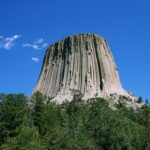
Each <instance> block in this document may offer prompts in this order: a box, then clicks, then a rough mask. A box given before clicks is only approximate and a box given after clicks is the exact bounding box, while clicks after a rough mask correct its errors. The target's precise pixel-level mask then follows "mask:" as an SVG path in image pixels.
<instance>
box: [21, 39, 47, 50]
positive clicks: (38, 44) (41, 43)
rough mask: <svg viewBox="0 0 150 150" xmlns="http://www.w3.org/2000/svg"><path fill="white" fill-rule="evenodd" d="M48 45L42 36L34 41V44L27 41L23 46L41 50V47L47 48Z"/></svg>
mask: <svg viewBox="0 0 150 150" xmlns="http://www.w3.org/2000/svg"><path fill="white" fill-rule="evenodd" d="M47 45H48V44H47V43H44V39H43V38H40V39H38V40H36V41H34V42H33V43H32V44H30V43H25V44H23V45H22V46H23V47H31V48H33V49H37V50H39V49H42V48H45V47H46V46H47Z"/></svg>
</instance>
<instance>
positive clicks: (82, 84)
mask: <svg viewBox="0 0 150 150" xmlns="http://www.w3.org/2000/svg"><path fill="white" fill-rule="evenodd" d="M70 89H77V90H80V91H81V92H82V93H83V94H84V99H89V98H93V97H109V96H110V95H112V94H118V95H124V96H129V94H128V93H127V92H126V91H125V90H124V89H123V88H122V86H121V83H120V79H119V75H118V70H117V67H116V65H115V63H114V58H113V56H112V54H111V51H110V49H109V46H108V44H107V42H106V40H105V39H104V38H102V37H101V36H99V35H97V34H77V35H74V36H70V37H67V38H66V39H64V40H61V41H58V42H56V43H55V44H53V45H51V46H50V47H49V48H48V49H47V51H46V54H45V58H44V62H43V66H42V70H41V74H40V77H39V80H38V83H37V86H36V88H35V91H41V92H42V93H43V94H45V95H47V96H50V97H51V98H53V100H56V101H57V102H59V103H61V102H62V101H64V100H71V99H72V92H71V90H70Z"/></svg>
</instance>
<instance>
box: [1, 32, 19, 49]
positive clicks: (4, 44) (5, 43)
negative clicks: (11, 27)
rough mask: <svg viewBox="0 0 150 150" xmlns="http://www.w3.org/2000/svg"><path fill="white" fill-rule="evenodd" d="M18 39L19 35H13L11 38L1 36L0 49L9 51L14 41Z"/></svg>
mask: <svg viewBox="0 0 150 150" xmlns="http://www.w3.org/2000/svg"><path fill="white" fill-rule="evenodd" d="M20 37H21V35H18V34H16V35H14V36H12V37H6V38H4V37H3V36H0V39H2V40H1V41H0V48H4V49H6V50H9V49H11V48H12V47H13V46H14V44H15V42H14V41H15V40H17V39H18V38H20Z"/></svg>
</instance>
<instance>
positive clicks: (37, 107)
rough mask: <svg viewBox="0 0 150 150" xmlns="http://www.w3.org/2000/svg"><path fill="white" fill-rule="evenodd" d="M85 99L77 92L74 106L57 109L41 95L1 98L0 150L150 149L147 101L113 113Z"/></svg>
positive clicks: (101, 101)
mask: <svg viewBox="0 0 150 150" xmlns="http://www.w3.org/2000/svg"><path fill="white" fill-rule="evenodd" d="M82 96H83V95H82V94H81V93H80V92H79V91H74V96H73V100H72V101H71V102H68V101H65V102H63V103H62V104H56V103H55V102H53V101H51V99H50V98H49V97H46V96H44V95H42V93H40V92H36V93H34V94H33V95H32V96H31V97H29V98H28V97H26V96H25V95H24V94H0V150H150V106H149V104H148V101H147V103H146V104H144V105H143V106H142V107H141V108H138V109H136V110H134V109H133V108H129V107H126V106H125V104H124V103H122V101H121V100H120V101H119V103H118V104H116V108H115V109H112V108H111V107H110V106H109V103H108V101H107V100H105V99H103V98H93V99H89V100H87V101H84V100H82ZM123 98H124V97H120V99H123ZM141 101H142V100H141V98H140V99H139V103H141Z"/></svg>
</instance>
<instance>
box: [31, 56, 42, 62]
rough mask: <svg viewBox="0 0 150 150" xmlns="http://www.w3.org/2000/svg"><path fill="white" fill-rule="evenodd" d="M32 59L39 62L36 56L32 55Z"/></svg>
mask: <svg viewBox="0 0 150 150" xmlns="http://www.w3.org/2000/svg"><path fill="white" fill-rule="evenodd" d="M32 60H33V61H34V62H36V63H37V62H39V60H40V59H39V58H37V57H32Z"/></svg>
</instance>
